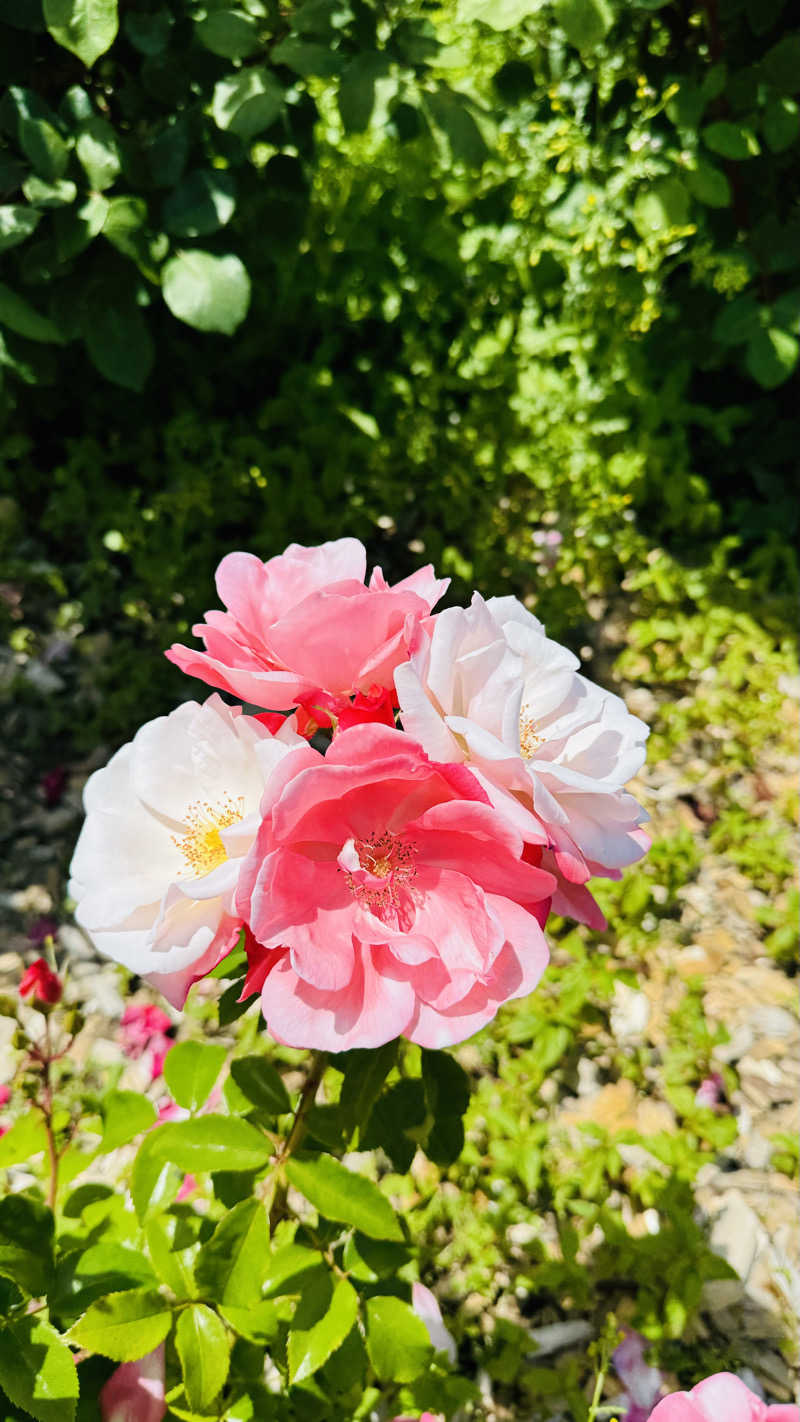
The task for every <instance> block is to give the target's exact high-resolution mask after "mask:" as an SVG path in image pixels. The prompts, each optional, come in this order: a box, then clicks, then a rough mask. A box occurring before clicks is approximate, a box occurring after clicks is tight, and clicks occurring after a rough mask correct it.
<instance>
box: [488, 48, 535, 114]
mask: <svg viewBox="0 0 800 1422" xmlns="http://www.w3.org/2000/svg"><path fill="white" fill-rule="evenodd" d="M492 83H493V84H494V87H495V89H496V90H497V92H498V94H499V95H500V98H501V99H502V100H503V102H504V103H506V104H519V103H521V102H522V100H523V99H527V98H529V97H530V95H531V94H533V93H534V92H535V90H536V79H535V76H534V73H533V70H532V69H531V66H530V65H529V64H525V62H524V60H521V59H509V60H508V61H507V62H506V63H505V64H503V65H501V66H500V68H499V69H498V70H497V72H496V73H495V74H493V75H492Z"/></svg>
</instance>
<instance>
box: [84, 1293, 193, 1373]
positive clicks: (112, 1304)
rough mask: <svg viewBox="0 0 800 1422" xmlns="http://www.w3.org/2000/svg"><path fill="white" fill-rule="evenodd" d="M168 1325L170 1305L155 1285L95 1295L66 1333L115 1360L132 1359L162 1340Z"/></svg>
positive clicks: (92, 1350)
mask: <svg viewBox="0 0 800 1422" xmlns="http://www.w3.org/2000/svg"><path fill="white" fill-rule="evenodd" d="M171 1326H172V1313H171V1311H170V1308H169V1306H168V1304H167V1303H166V1302H165V1300H164V1299H163V1298H162V1297H161V1295H160V1294H159V1293H156V1291H155V1289H148V1288H144V1289H126V1290H125V1292H124V1293H118V1294H107V1295H106V1297H105V1298H102V1299H97V1301H96V1302H95V1303H93V1304H91V1305H90V1306H89V1308H88V1309H87V1310H86V1312H85V1313H84V1314H83V1315H82V1316H81V1318H79V1319H78V1322H77V1323H73V1325H72V1327H71V1329H70V1330H69V1334H68V1337H69V1340H70V1342H72V1343H77V1344H78V1346H79V1347H80V1348H88V1349H89V1350H90V1351H91V1352H92V1353H102V1355H103V1357H104V1358H111V1359H113V1361H114V1362H115V1363H131V1362H134V1361H135V1360H136V1359H137V1358H143V1357H144V1355H145V1353H150V1352H152V1350H153V1349H154V1348H157V1347H158V1345H159V1343H163V1341H164V1339H165V1338H166V1336H167V1334H168V1333H169V1330H170V1328H171Z"/></svg>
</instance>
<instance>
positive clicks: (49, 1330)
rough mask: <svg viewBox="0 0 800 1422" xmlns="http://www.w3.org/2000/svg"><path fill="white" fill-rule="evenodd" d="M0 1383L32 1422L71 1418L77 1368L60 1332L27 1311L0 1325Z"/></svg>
mask: <svg viewBox="0 0 800 1422" xmlns="http://www.w3.org/2000/svg"><path fill="white" fill-rule="evenodd" d="M0 1387H2V1389H3V1391H4V1392H5V1394H6V1396H7V1397H8V1398H9V1400H10V1401H11V1403H12V1404H13V1405H14V1406H15V1407H21V1408H23V1409H24V1411H25V1412H28V1413H30V1415H31V1416H32V1417H35V1418H36V1422H73V1419H74V1417H75V1406H76V1403H77V1399H78V1370H77V1368H76V1367H75V1360H74V1358H73V1356H72V1353H71V1352H70V1350H69V1348H68V1347H67V1345H66V1343H64V1342H63V1340H62V1338H61V1337H60V1335H59V1334H58V1333H57V1332H56V1330H55V1328H53V1326H52V1325H51V1324H50V1323H46V1322H45V1321H44V1319H43V1318H37V1317H36V1315H35V1314H30V1315H28V1316H27V1317H25V1318H17V1319H15V1320H14V1321H13V1322H10V1323H6V1324H3V1325H2V1326H0Z"/></svg>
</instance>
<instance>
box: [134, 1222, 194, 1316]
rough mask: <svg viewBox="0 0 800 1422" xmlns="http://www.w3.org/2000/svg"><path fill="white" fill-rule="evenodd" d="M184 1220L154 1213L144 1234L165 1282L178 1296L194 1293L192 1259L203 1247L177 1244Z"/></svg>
mask: <svg viewBox="0 0 800 1422" xmlns="http://www.w3.org/2000/svg"><path fill="white" fill-rule="evenodd" d="M182 1224H183V1221H182V1220H181V1219H180V1218H179V1217H178V1216H177V1215H152V1216H151V1218H150V1219H149V1220H147V1222H146V1224H145V1236H146V1239H147V1248H148V1252H149V1254H150V1258H151V1259H152V1261H153V1268H154V1269H155V1271H156V1273H157V1275H158V1277H159V1279H160V1280H161V1282H162V1284H166V1286H167V1288H168V1289H171V1290H172V1292H173V1294H174V1295H175V1297H176V1298H178V1299H187V1298H191V1297H192V1295H193V1294H194V1288H195V1285H194V1271H193V1269H192V1259H193V1258H194V1256H196V1254H197V1253H198V1250H199V1248H200V1246H199V1245H198V1244H196V1243H191V1244H188V1245H186V1246H184V1247H183V1248H181V1247H180V1246H176V1239H179V1238H180V1233H181V1226H182Z"/></svg>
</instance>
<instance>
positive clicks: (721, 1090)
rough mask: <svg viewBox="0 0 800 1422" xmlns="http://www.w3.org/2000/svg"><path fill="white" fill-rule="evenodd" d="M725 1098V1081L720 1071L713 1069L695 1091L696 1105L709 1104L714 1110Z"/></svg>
mask: <svg viewBox="0 0 800 1422" xmlns="http://www.w3.org/2000/svg"><path fill="white" fill-rule="evenodd" d="M724 1098H725V1082H724V1081H723V1079H722V1075H721V1073H720V1072H718V1071H712V1073H711V1075H710V1076H707V1077H705V1078H704V1079H703V1081H701V1082H700V1085H699V1086H698V1088H697V1091H696V1092H695V1098H694V1104H695V1106H707V1107H708V1108H709V1109H710V1110H712V1111H714V1110H716V1108H717V1107H718V1106H719V1105H720V1104H721V1102H722V1101H723V1100H724Z"/></svg>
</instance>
